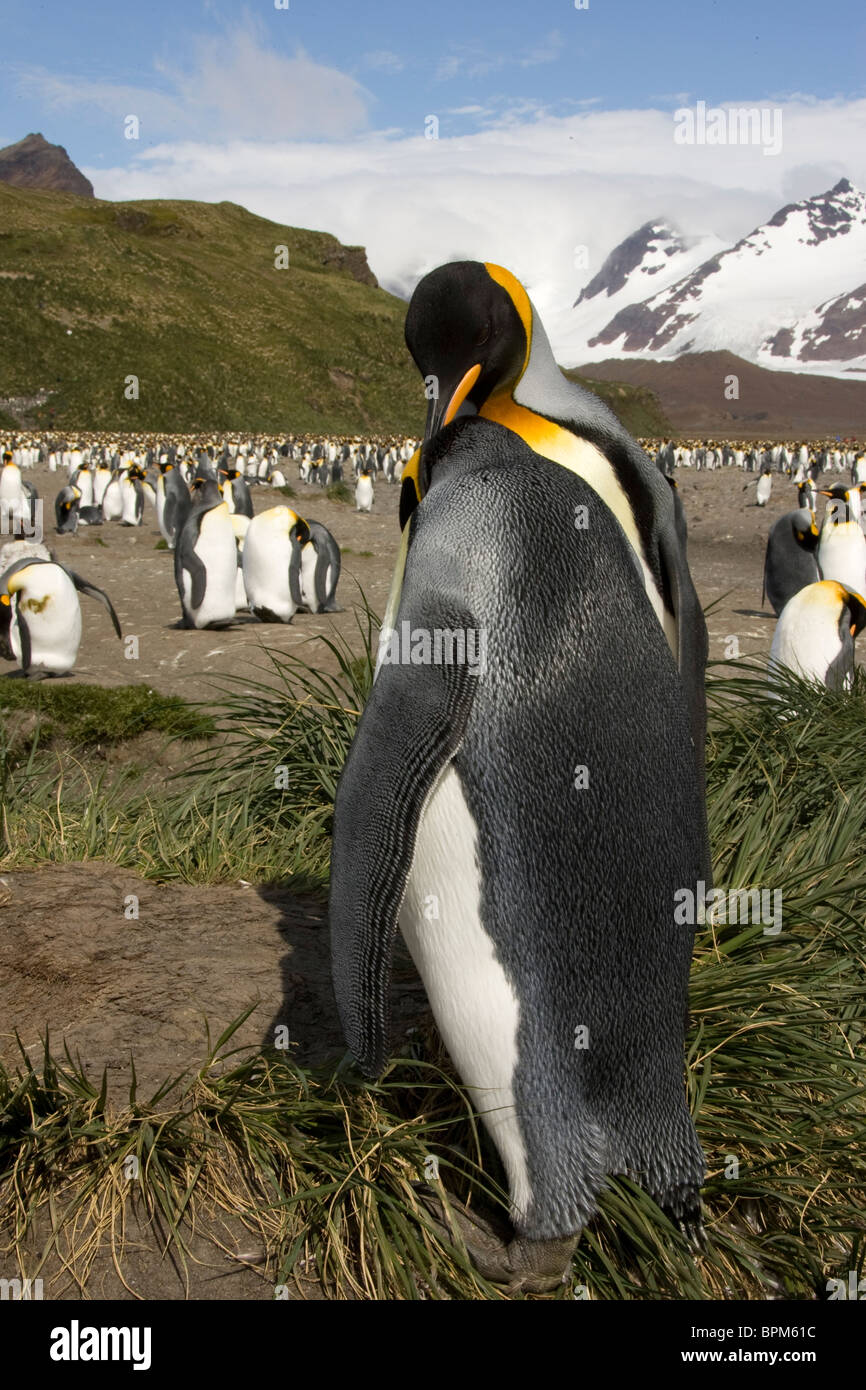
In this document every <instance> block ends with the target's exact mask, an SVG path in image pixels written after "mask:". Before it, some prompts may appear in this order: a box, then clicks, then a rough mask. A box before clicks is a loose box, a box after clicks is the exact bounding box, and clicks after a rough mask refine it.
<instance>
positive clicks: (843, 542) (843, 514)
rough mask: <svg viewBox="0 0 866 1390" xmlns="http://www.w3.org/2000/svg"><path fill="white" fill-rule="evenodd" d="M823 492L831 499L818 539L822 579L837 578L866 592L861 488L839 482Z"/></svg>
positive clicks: (865, 543) (865, 546)
mask: <svg viewBox="0 0 866 1390" xmlns="http://www.w3.org/2000/svg"><path fill="white" fill-rule="evenodd" d="M821 492H822V494H823V495H824V496H825V497H826V498H827V499H828V501H827V507H826V510H825V512H824V519H823V521H822V523H821V534H820V536H819V538H818V568H819V569H820V571H821V578H822V579H835V580H837V581H838V583H840V584H842V585H844V587H845V588H846V589H852V590H853V592H854V593H855V594H866V535H864V534H863V530H862V527H861V520H860V518H861V505H860V489H859V488H858V487H857V488H853V487H852V488H846V487H845V486H844V484H843V483H836V484H834V486H833V487H832V488H829V489H828V488H822V489H821Z"/></svg>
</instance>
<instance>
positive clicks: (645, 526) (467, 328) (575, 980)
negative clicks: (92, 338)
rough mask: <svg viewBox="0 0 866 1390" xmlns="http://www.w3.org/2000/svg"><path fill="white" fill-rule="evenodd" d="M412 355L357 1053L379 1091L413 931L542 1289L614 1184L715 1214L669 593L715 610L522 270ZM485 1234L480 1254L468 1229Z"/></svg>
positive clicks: (418, 330) (698, 838) (496, 1266)
mask: <svg viewBox="0 0 866 1390" xmlns="http://www.w3.org/2000/svg"><path fill="white" fill-rule="evenodd" d="M506 277H507V279H506ZM431 282H432V283H431ZM518 306H520V307H518ZM521 307H522V309H523V313H521V312H520V308H521ZM406 338H407V343H408V345H409V348H410V351H411V353H412V356H413V357H414V359H415V362H416V364H417V365H418V367H419V370H420V371H421V374H422V376H424V377H427V376H428V375H430V374H431V373H432V374H434V375H435V376H437V378H438V380H439V382H440V397H439V401H438V402H435V403H432V404H431V407H430V414H429V416H428V428H427V435H426V438H425V442H424V444H423V445H422V448H421V450H420V453H418V454H416V455H415V456H414V457H413V459H412V461H411V462H410V464H409V465H408V466H407V468H406V471H405V474H404V481H403V485H402V488H403V492H402V496H401V519H402V522H403V527H404V529H403V537H402V543H401V548H400V554H399V558H398V562H397V568H396V570H395V575H394V582H393V585H392V590H391V597H390V598H389V602H388V608H387V611H386V615H385V619H384V622H383V628H382V634H381V639H380V644H379V657H378V661H377V670H376V676H375V680H374V683H373V687H372V691H371V693H370V696H369V698H368V701H367V704H366V707H365V709H364V711H363V714H362V717H361V720H360V722H359V724H358V728H357V732H356V735H355V739H354V741H353V744H352V747H351V750H350V752H349V756H348V759H347V762H346V765H345V767H344V769H343V773H342V776H341V779H340V783H339V787H338V791H337V797H336V804H335V811H334V830H333V849H332V860H331V896H330V923H331V943H332V962H333V970H334V985H335V992H336V998H337V1003H338V1007H339V1011H340V1017H341V1020H342V1023H343V1028H344V1031H345V1034H346V1039H347V1042H348V1045H349V1048H350V1050H351V1052H352V1053H353V1054H354V1056H355V1057H356V1058H357V1060H358V1062H359V1064H360V1065H361V1067H362V1069H363V1070H364V1071H365V1072H367V1073H368V1074H370V1075H377V1074H379V1073H380V1072H381V1070H382V1069H383V1066H384V1064H385V1062H386V1060H387V1057H388V1049H389V1004H388V985H389V973H390V959H391V950H392V945H393V940H394V935H395V932H396V930H397V926H398V924H399V928H400V930H401V932H402V934H403V936H404V938H405V940H406V943H407V945H408V947H409V950H410V952H411V953H412V955H413V958H414V960H415V963H416V966H417V968H418V970H419V972H420V974H421V977H422V979H423V981H424V984H425V987H426V989H427V993H428V998H429V1000H430V1003H431V1007H432V1009H433V1013H434V1016H435V1018H436V1021H437V1025H438V1027H439V1031H440V1033H441V1036H442V1039H443V1042H444V1044H445V1046H446V1048H447V1049H448V1051H449V1053H450V1055H451V1058H452V1061H453V1062H454V1064H455V1066H456V1069H457V1071H458V1073H459V1074H460V1076H461V1078H462V1080H463V1083H464V1086H465V1087H466V1088H467V1090H468V1092H469V1095H470V1097H471V1099H472V1101H473V1104H474V1105H475V1107H476V1109H477V1110H478V1111H479V1112H480V1114H481V1116H482V1118H483V1120H484V1123H485V1125H486V1127H487V1129H488V1130H489V1132H490V1135H491V1138H492V1140H493V1142H494V1144H495V1145H496V1148H497V1150H498V1152H499V1155H500V1157H501V1159H502V1163H503V1166H504V1169H505V1173H506V1177H507V1182H508V1188H509V1192H510V1198H511V1218H512V1224H513V1227H514V1235H513V1239H510V1240H507V1241H502V1242H500V1243H499V1246H498V1249H497V1250H495V1251H493V1250H491V1249H490V1248H489V1246H488V1248H487V1250H486V1251H482V1252H481V1254H482V1255H483V1257H484V1260H485V1271H484V1272H485V1273H486V1274H487V1276H488V1277H490V1278H493V1279H495V1280H496V1281H497V1282H503V1283H505V1284H507V1286H508V1287H509V1289H510V1290H512V1291H518V1290H521V1289H524V1290H526V1291H528V1292H529V1291H541V1290H543V1289H550V1288H553V1287H556V1286H557V1284H558V1283H559V1282H561V1280H562V1277H563V1274H564V1273H565V1271H566V1270H567V1269H568V1266H569V1263H570V1258H571V1254H572V1252H573V1250H574V1246H575V1244H576V1241H577V1238H578V1234H579V1232H580V1230H581V1229H582V1227H583V1226H584V1225H585V1224H587V1223H588V1222H589V1221H591V1220H592V1218H593V1216H594V1215H595V1213H596V1211H597V1206H598V1200H599V1196H600V1194H601V1192H602V1191H603V1189H604V1186H605V1181H606V1175H608V1174H611V1173H617V1172H620V1173H622V1172H627V1173H631V1174H632V1175H633V1176H634V1177H635V1178H636V1180H637V1181H639V1182H641V1183H642V1184H643V1185H644V1187H645V1189H646V1190H647V1191H648V1192H649V1193H650V1194H651V1195H652V1197H653V1199H654V1200H655V1201H656V1202H657V1203H658V1204H659V1205H660V1206H661V1207H662V1208H663V1209H664V1210H666V1211H667V1212H668V1213H669V1215H670V1216H671V1218H672V1219H673V1220H675V1221H677V1222H679V1223H680V1224H681V1225H683V1226H684V1227H685V1228H686V1229H695V1228H697V1227H698V1226H699V1222H700V1198H699V1190H700V1187H701V1183H702V1181H703V1172H704V1164H703V1155H702V1153H701V1148H700V1144H699V1142H698V1139H697V1135H696V1133H695V1130H694V1126H693V1123H692V1120H691V1117H690V1115H689V1111H688V1106H687V1104H686V1099H685V1088H684V1029H685V1022H686V1013H687V998H688V976H689V965H690V959H691V952H692V942H693V930H694V929H693V926H691V925H689V922H690V920H692V921H693V920H694V919H693V917H692V918H691V919H690V917H689V914H688V910H687V908H686V910H685V913H682V912H678V909H677V908H676V904H677V903H682V902H683V900H684V897H685V899H687V898H688V896H689V895H690V894H692V895H693V894H694V891H696V885H697V884H698V883H699V882H700V881H701V880H702V879H704V880H705V879H706V867H707V865H708V860H709V850H708V844H707V836H706V821H705V812H704V808H703V781H702V774H701V770H700V769H701V766H702V759H701V757H700V756H699V754H698V752H697V750H696V748H695V747H694V744H693V714H694V713H695V712H697V714H698V718H699V717H700V711H699V710H697V711H695V709H694V707H693V704H692V696H690V693H689V691H688V689H687V679H688V680H691V679H692V678H693V676H694V675H695V674H696V670H697V668H698V667H699V666H700V661H699V660H696V661H695V666H694V667H689V668H688V671H687V677H684V676H681V674H680V672H679V671H678V669H677V663H676V660H675V658H674V655H673V653H672V650H671V645H670V641H669V638H668V635H667V632H666V630H665V625H664V623H663V621H662V618H661V615H660V614H659V613H658V610H657V609H656V608H655V605H654V604H652V606H651V602H648V601H647V598H648V588H647V585H648V583H651V584H652V585H654V586H656V592H657V596H658V599H659V602H660V603H664V594H663V592H662V589H663V588H665V587H667V585H668V584H669V585H670V588H669V589H668V592H669V593H670V592H671V591H672V590H673V589H674V588H676V589H677V594H678V597H677V598H672V599H671V601H672V603H673V604H676V605H678V604H679V603H680V602H682V603H683V606H682V608H681V609H680V622H681V627H682V630H683V633H684V636H685V635H686V634H687V633H690V634H691V636H692V638H693V639H694V638H697V639H700V622H701V615H700V609H699V608H698V610H697V612H696V613H694V614H693V613H691V611H689V610H687V605H686V603H685V602H684V599H683V595H684V592H685V589H686V586H687V584H690V579H689V577H688V570H687V566H686V561H685V557H684V556H683V554H682V549H681V545H680V541H679V538H678V534H677V525H676V515H675V504H674V501H673V498H672V495H671V494H672V490H671V488H670V487H669V485H668V484H667V483H666V481H665V479H664V477H663V476H662V475H661V473H660V472H659V471H658V470H657V469H656V468H655V465H654V464H653V463H651V462H650V460H649V459H648V458H647V457H646V456H645V455H643V454H642V453H641V451H640V450H639V449H638V446H637V445H636V444H634V442H633V441H630V440H629V437H628V436H627V435H625V432H624V431H623V430H622V427H621V426H620V425H619V424H618V422H616V421H615V419H614V418H613V417H612V416H611V417H610V418H608V415H607V412H606V411H605V410H604V407H603V406H601V404H600V402H597V401H596V400H595V398H594V397H589V399H588V400H585V399H584V393H583V392H582V391H580V390H577V392H576V394H573V388H572V385H571V383H570V382H568V381H567V380H566V379H565V378H564V377H559V379H557V377H558V376H559V374H558V373H557V372H556V368H555V364H554V362H553V357H552V354H549V347H548V346H547V339H546V336H545V335H544V333H543V329H542V328H541V326H540V323H539V321H538V320H537V316H535V315H534V311H533V310H532V308H531V305H530V304H529V301H528V299H527V298H526V295H525V291H523V289H522V287H520V286H519V285H518V282H516V281H514V279H513V277H511V276H509V275H508V272H504V271H501V270H500V268H499V267H493V268H491V267H484V266H481V265H475V264H472V263H459V264H458V265H456V266H446V267H443V268H442V270H441V271H439V272H433V275H432V276H428V277H426V283H425V281H423V280H422V282H421V284H420V285H419V287H418V289H416V291H415V295H414V296H413V300H412V303H411V304H410V307H409V313H408V316H407V323H406ZM533 350H534V352H535V354H536V355H535V356H534V360H533ZM530 373H531V375H530ZM526 377H528V378H529V380H528V381H526V382H525V399H526V401H527V403H526V404H521V401H520V395H521V381H523V380H524V378H526ZM560 383H561V385H560ZM476 386H477V387H478V390H477V391H476V394H475V396H474V398H473V399H472V400H471V401H469V404H470V405H471V406H473V407H474V411H473V413H472V414H469V413H468V412H463V413H460V408H461V406H462V405H464V404H465V403H466V402H467V400H468V398H469V397H470V396H471V395H472V392H473V389H474V388H475V387H476ZM530 401H531V404H530V403H529V402H530ZM488 406H489V408H490V410H491V415H490V416H488V415H487V414H486V410H487V408H488ZM542 410H545V411H546V413H545V414H544V415H542V414H541V412H542ZM494 413H495V414H497V415H499V416H500V417H506V418H507V419H509V420H510V421H511V423H510V424H506V422H505V419H504V418H499V419H494V418H493V414H494ZM563 419H564V420H565V421H567V422H568V423H567V424H559V423H557V421H558V420H563ZM559 432H561V433H562V434H568V435H569V436H570V438H571V440H572V443H571V444H569V443H568V441H567V440H560V439H559V438H558V433H559ZM585 432H586V433H585ZM587 433H588V434H589V435H591V436H594V437H595V439H596V440H598V444H590V443H589V442H588V439H587ZM527 436H531V437H532V438H534V441H535V447H533V446H532V445H531V444H530V440H529V438H527ZM545 447H546V448H548V449H550V450H551V453H554V455H555V456H554V457H551V456H550V454H547V453H543V452H542V449H543V448H545ZM604 449H607V450H610V452H611V453H612V454H613V457H614V459H616V462H617V464H618V465H619V468H618V469H617V470H615V469H614V466H613V463H612V461H611V457H610V454H609V453H605V452H604ZM596 452H597V453H598V454H599V455H601V457H600V458H598V459H597V458H596V456H595V455H596ZM557 455H558V456H557ZM564 459H571V460H572V462H573V465H574V466H569V464H568V463H566V462H564ZM578 464H580V465H582V469H584V470H586V472H587V473H591V475H592V478H593V479H594V481H593V482H590V481H589V479H588V477H586V476H584V475H583V472H582V471H581V469H580V468H579V467H578V466H576V465H578ZM410 489H411V491H410ZM608 498H609V499H610V503H609V502H608V500H607V499H608ZM626 507H627V508H628V514H626V513H625V508H626ZM620 514H623V515H624V516H625V521H626V525H625V526H624V525H623V523H622V522H621V521H620V519H619V515H620ZM629 517H630V520H629ZM626 527H628V529H626ZM482 536H483V537H484V538H485V539H484V561H483V563H479V550H478V545H479V537H482ZM635 542H636V543H637V545H638V546H639V547H640V552H641V554H643V556H644V557H645V559H646V563H647V569H648V572H649V579H647V577H646V576H645V574H644V570H643V568H642V566H641V564H640V563H639V562H638V559H637V558H636V557H637V552H636V550H635ZM654 542H655V543H654ZM656 566H657V569H656ZM662 574H665V575H667V576H669V578H668V580H666V581H663V580H662V578H661V575H662ZM674 576H675V577H674ZM687 611H688V618H687V616H686V614H687ZM670 616H671V618H672V619H675V618H676V614H675V613H671V614H670ZM674 631H675V632H676V627H675V628H674ZM704 635H705V634H704ZM456 639H462V645H461V644H460V641H459V640H458V641H457V642H456V646H455V640H456ZM446 640H447V642H448V644H449V646H448V652H447V653H446V651H445V642H446ZM677 646H678V644H677ZM686 649H688V645H687V648H686ZM437 653H438V654H437ZM699 653H700V647H699V646H697V647H696V653H695V654H696V657H698V658H699ZM700 669H701V675H702V669H703V668H702V666H700ZM552 673H555V676H554V675H553V674H552ZM695 693H696V692H695ZM662 789H663V790H662ZM593 846H595V851H594V850H593V848H592V847H593ZM689 885H693V887H692V888H689ZM455 1205H459V1204H455V1203H454V1202H452V1201H450V1200H449V1206H450V1207H451V1208H452V1209H454V1207H455ZM459 1227H460V1230H461V1234H462V1236H463V1239H464V1241H465V1243H466V1248H467V1250H468V1252H469V1254H470V1255H471V1256H472V1257H473V1258H475V1259H476V1262H477V1261H478V1259H479V1253H478V1251H477V1249H476V1243H475V1242H474V1241H473V1239H472V1235H471V1230H472V1223H471V1220H470V1219H469V1217H468V1214H467V1213H465V1211H464V1220H462V1221H460V1222H459ZM479 1267H481V1266H480V1264H479Z"/></svg>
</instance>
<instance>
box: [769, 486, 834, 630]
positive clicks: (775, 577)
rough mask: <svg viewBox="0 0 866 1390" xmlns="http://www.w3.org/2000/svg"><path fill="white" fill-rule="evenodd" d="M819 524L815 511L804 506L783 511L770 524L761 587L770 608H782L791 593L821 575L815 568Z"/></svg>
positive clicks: (814, 580)
mask: <svg viewBox="0 0 866 1390" xmlns="http://www.w3.org/2000/svg"><path fill="white" fill-rule="evenodd" d="M818 536H819V531H818V527H817V526H816V525H815V514H814V512H811V511H809V510H808V508H806V507H798V508H797V510H796V511H793V512H786V513H785V515H784V516H780V517H779V520H778V521H775V522H774V523H773V525H772V526H771V527H770V534H769V536H768V537H767V549H766V553H765V555H764V591H763V593H762V594H761V604H762V605H763V602H764V599H765V598H768V599H769V600H770V603H771V604H772V607H773V612H774V613H776V614H778V613H781V611H782V609H783V608H784V607H785V604H786V603H787V602H788V600H789V599H791V598H793V596H794V594H796V593H799V591H800V589H803V588H805V587H806V585H807V584H814V583H815V582H816V581H817V580H819V579H820V578H821V574H820V571H819V569H818Z"/></svg>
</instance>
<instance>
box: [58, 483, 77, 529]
mask: <svg viewBox="0 0 866 1390" xmlns="http://www.w3.org/2000/svg"><path fill="white" fill-rule="evenodd" d="M80 504H81V493H80V492H79V491H78V488H77V487H72V485H71V484H69V485H68V486H67V487H62V488H61V489H60V491H59V492H58V494H57V497H56V498H55V501H54V515H55V518H56V520H57V534H58V536H64V535H70V536H74V535H75V532H76V531H77V530H78V509H79V506H80Z"/></svg>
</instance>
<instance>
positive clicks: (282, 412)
mask: <svg viewBox="0 0 866 1390" xmlns="http://www.w3.org/2000/svg"><path fill="white" fill-rule="evenodd" d="M277 245H286V246H288V248H289V258H290V265H289V268H288V269H286V270H277V269H275V267H274V248H275V247H276V246H277ZM338 252H339V243H338V242H337V241H336V239H335V238H334V237H332V236H330V235H328V234H327V233H324V232H314V231H307V230H303V229H299V228H293V227H282V226H279V225H277V224H276V223H274V222H269V221H267V220H266V219H265V218H262V217H256V216H254V215H253V214H252V213H250V212H247V211H246V210H245V209H244V208H242V207H239V206H237V204H234V203H218V204H210V203H195V202H178V201H167V200H157V201H143V202H136V203H125V204H124V203H107V202H102V201H100V200H92V199H87V198H77V197H74V196H72V195H70V194H59V193H44V192H36V191H33V190H30V189H20V188H12V187H10V186H8V185H6V184H2V183H0V322H2V324H3V335H4V351H3V354H2V358H0V399H3V400H6V399H8V398H14V397H34V396H36V394H37V393H38V392H40V391H42V392H49V393H50V398H49V399H48V401H47V402H46V403H45V404H44V405H42V406H36V407H34V408H33V409H31V410H29V411H26V412H24V413H23V415H24V417H26V418H24V423H26V424H30V425H32V426H34V427H35V426H42V427H46V426H51V425H58V426H61V427H63V428H64V429H69V430H76V429H81V430H84V429H88V430H91V429H106V430H112V431H126V432H134V431H136V430H156V431H166V432H178V433H179V432H184V431H200V430H204V431H207V432H208V433H217V432H220V431H231V430H251V431H252V430H254V431H259V430H261V431H274V432H281V431H286V432H289V431H294V432H307V431H310V432H312V431H317V430H323V431H340V432H347V433H356V432H358V433H360V432H362V431H363V432H368V433H389V432H391V431H394V432H401V433H404V432H405V433H410V434H418V433H419V432H420V430H421V428H422V426H423V420H424V401H423V396H422V392H421V389H420V383H419V379H418V375H417V372H416V371H415V368H414V366H413V364H412V362H411V360H410V358H409V355H408V353H407V351H406V348H405V346H404V343H403V318H404V316H405V312H406V306H405V304H404V303H403V301H402V300H399V299H397V298H395V297H394V296H393V295H390V294H387V293H385V291H384V290H379V289H374V288H372V287H371V286H369V285H363V284H360V283H359V282H358V281H356V280H355V279H353V278H352V276H351V274H350V273H349V271H348V270H341V269H338V268H335V266H334V265H333V264H326V260H327V258H329V257H333V256H334V254H335V253H338ZM70 329H71V330H72V331H71V334H70V333H69V332H68V330H70ZM129 374H134V375H136V376H137V377H138V378H139V383H140V395H139V399H138V400H137V401H128V400H126V399H125V397H124V382H125V378H126V377H127V375H129ZM592 389H596V390H598V392H599V394H600V395H602V396H603V398H604V399H605V400H607V401H608V403H609V404H610V405H612V406H613V408H614V409H615V410H616V411H617V412H618V413H619V414H620V415H621V416H622V418H623V420H624V421H625V423H626V425H627V426H628V428H630V429H632V430H633V431H634V432H635V433H638V434H651V433H653V432H656V433H657V432H664V430H665V429H666V422H665V421H664V419H663V417H662V416H661V415H660V413H659V411H658V404H657V402H656V401H655V398H654V397H652V395H651V393H649V392H646V391H640V390H637V389H634V388H630V387H625V388H623V387H622V386H619V385H618V384H616V383H613V382H604V383H598V384H596V383H593V384H592ZM10 423H11V422H10V420H9V409H8V407H7V408H6V414H5V415H4V414H3V413H2V407H0V427H5V428H7V429H8V428H9V427H10Z"/></svg>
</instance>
